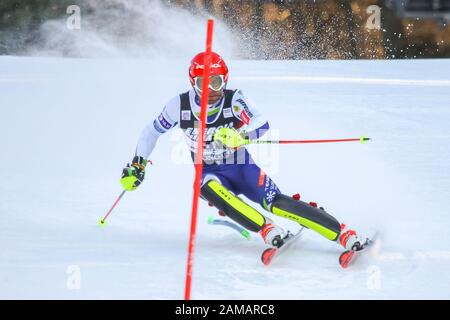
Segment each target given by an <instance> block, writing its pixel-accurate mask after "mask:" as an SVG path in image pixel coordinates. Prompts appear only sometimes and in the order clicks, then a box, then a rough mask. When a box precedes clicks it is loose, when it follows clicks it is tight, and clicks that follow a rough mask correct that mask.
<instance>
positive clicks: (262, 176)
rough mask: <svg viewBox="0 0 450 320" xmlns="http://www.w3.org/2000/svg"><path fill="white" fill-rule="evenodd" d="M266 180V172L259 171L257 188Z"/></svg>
mask: <svg viewBox="0 0 450 320" xmlns="http://www.w3.org/2000/svg"><path fill="white" fill-rule="evenodd" d="M265 181H266V174H265V172H264V171H262V170H260V171H259V178H258V188H261V187H262V186H263V185H264V182H265Z"/></svg>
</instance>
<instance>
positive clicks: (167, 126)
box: [158, 113, 172, 130]
mask: <svg viewBox="0 0 450 320" xmlns="http://www.w3.org/2000/svg"><path fill="white" fill-rule="evenodd" d="M158 121H159V124H160V125H161V127H163V128H164V129H166V130H169V129H170V128H172V125H171V124H170V123H169V121H167V120H166V119H165V118H164V116H163V114H162V113H161V114H160V115H159V117H158Z"/></svg>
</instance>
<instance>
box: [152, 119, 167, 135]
mask: <svg viewBox="0 0 450 320" xmlns="http://www.w3.org/2000/svg"><path fill="white" fill-rule="evenodd" d="M153 127H154V128H155V130H156V131H158V132H159V133H165V132H166V130H165V129H164V128H162V127H161V124H160V123H159V121H157V120H156V119H155V121H153Z"/></svg>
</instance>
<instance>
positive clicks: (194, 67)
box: [189, 52, 228, 86]
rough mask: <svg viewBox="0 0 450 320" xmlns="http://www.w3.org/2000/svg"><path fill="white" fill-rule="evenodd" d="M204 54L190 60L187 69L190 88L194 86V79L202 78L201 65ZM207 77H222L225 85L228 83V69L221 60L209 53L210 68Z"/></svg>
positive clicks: (218, 56)
mask: <svg viewBox="0 0 450 320" xmlns="http://www.w3.org/2000/svg"><path fill="white" fill-rule="evenodd" d="M204 57H205V52H200V53H198V54H197V55H196V56H195V57H194V58H192V61H191V65H190V67H189V81H190V82H191V85H192V86H195V78H197V77H202V76H203V69H204V68H205V65H204V64H203V61H204ZM209 75H210V76H213V75H222V76H223V80H224V82H225V83H227V81H228V67H227V65H226V63H225V61H224V60H223V58H222V57H221V56H220V55H218V54H217V53H215V52H211V67H210V71H209Z"/></svg>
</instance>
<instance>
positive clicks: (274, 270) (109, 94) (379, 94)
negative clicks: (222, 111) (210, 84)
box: [0, 57, 450, 299]
mask: <svg viewBox="0 0 450 320" xmlns="http://www.w3.org/2000/svg"><path fill="white" fill-rule="evenodd" d="M228 64H229V66H230V82H229V85H228V87H229V88H241V89H242V90H243V91H244V93H245V94H246V95H247V96H249V97H250V98H252V99H253V100H254V102H255V103H256V104H257V105H258V107H259V109H260V110H261V112H262V113H263V114H265V115H266V116H267V117H268V119H269V121H270V124H271V127H272V135H273V137H280V138H284V139H328V138H346V137H359V136H361V135H363V134H364V135H366V136H369V137H371V138H373V140H372V141H371V142H370V143H367V144H364V145H360V144H356V143H355V144H352V143H349V144H322V145H302V146H300V145H297V146H295V145H292V146H251V147H250V150H251V152H252V153H253V154H254V155H255V158H256V162H257V163H258V164H260V165H261V167H263V168H264V169H265V170H266V172H267V173H268V174H270V175H271V176H272V178H273V179H274V181H275V182H276V183H277V184H278V186H279V187H280V189H281V190H282V191H284V192H285V193H287V194H294V193H297V192H299V193H301V195H302V199H303V200H305V201H316V202H318V203H319V205H323V206H324V207H325V208H326V209H327V211H329V212H330V213H332V214H333V215H335V216H336V217H337V218H338V219H339V220H340V221H342V222H345V223H347V224H348V225H350V226H353V227H355V228H356V229H357V230H359V231H360V232H361V233H366V234H368V233H370V232H371V231H372V230H374V229H379V230H380V231H381V235H382V239H381V241H380V243H379V245H378V247H377V249H376V250H375V252H374V253H373V254H372V255H371V256H367V257H361V259H360V260H358V262H357V263H356V264H355V265H353V266H352V267H351V268H349V269H347V270H342V269H340V267H339V265H338V262H337V260H338V256H339V254H340V252H341V250H340V248H339V247H338V246H337V245H336V244H334V243H331V242H329V241H327V240H325V239H323V238H321V237H320V236H319V235H316V234H314V233H313V232H311V231H307V232H305V234H304V236H303V238H302V240H301V241H299V242H298V243H296V244H295V247H294V248H292V249H290V250H289V252H286V254H283V256H281V257H280V259H278V260H276V261H274V263H273V265H271V266H270V267H265V266H263V265H262V263H261V262H260V253H261V252H262V250H263V249H264V244H263V243H262V241H261V239H259V236H258V235H253V239H252V240H250V241H248V240H245V239H244V238H242V237H241V236H240V235H239V234H237V233H236V232H235V231H233V230H228V229H226V228H224V227H221V226H209V225H207V223H206V221H207V217H208V216H209V215H211V214H214V213H215V212H214V210H212V209H211V208H209V207H208V206H207V205H206V204H205V203H204V202H202V203H201V205H200V211H199V220H198V221H199V224H198V237H197V245H196V256H195V265H194V281H193V288H192V289H193V294H192V296H193V298H195V299H307V298H319V299H320V298H322V299H333V298H337V299H359V298H362V299H373V298H380V299H392V298H393V299H400V298H403V299H404V298H445V299H448V298H450V289H449V288H450V276H449V275H448V272H447V270H449V268H450V235H449V233H448V232H447V231H446V226H447V225H448V224H449V223H450V215H449V213H450V212H449V211H450V210H449V204H448V201H447V200H448V199H449V198H450V192H449V190H450V188H449V187H450V170H449V163H450V148H449V147H448V146H449V143H450V128H449V123H450V90H449V88H448V87H449V86H450V78H449V75H450V60H432V61H431V60H430V61H425V60H416V61H406V60H404V61H229V62H228ZM186 69H187V62H186V61H173V62H171V63H170V64H169V62H168V61H149V60H126V59H109V60H108V59H105V60H98V59H97V60H96V59H92V60H88V59H58V58H16V57H0V111H1V117H0V121H1V123H0V124H1V125H0V136H1V149H2V151H1V153H0V165H1V167H2V170H0V181H1V182H0V194H1V200H2V201H1V202H0V298H3V299H11V298H25V299H47V298H59V299H82V298H87V299H99V298H125V299H132V298H137V299H181V298H182V297H183V292H184V277H185V268H186V258H187V253H186V251H187V241H188V231H189V224H190V208H191V197H192V194H191V190H192V189H191V187H192V181H193V176H194V171H193V167H192V165H191V164H190V159H189V155H188V153H187V152H186V147H185V146H184V142H183V141H181V140H182V139H180V135H179V132H177V131H174V132H171V133H168V134H166V135H165V136H163V137H162V138H161V139H160V141H159V142H158V145H157V147H156V149H155V152H154V153H153V154H152V156H151V159H152V160H153V162H154V165H153V166H151V167H150V168H149V169H148V170H147V175H146V181H145V183H144V184H143V185H142V187H141V188H140V189H139V190H138V191H136V192H132V193H126V194H125V196H124V197H123V199H122V201H121V202H120V203H119V205H118V206H117V207H116V209H115V210H114V211H113V212H112V214H111V216H110V217H109V219H108V222H107V225H106V227H104V228H99V226H98V221H99V219H100V218H101V217H102V216H103V215H104V214H105V213H106V211H107V210H108V208H109V207H110V206H111V204H112V203H113V201H114V199H115V197H117V196H118V195H119V193H120V191H121V189H120V185H119V183H118V180H119V177H120V173H121V169H122V167H123V166H124V165H125V164H126V163H127V162H129V161H130V160H131V158H132V155H133V152H134V148H135V144H136V141H137V138H138V135H139V133H140V131H141V129H142V128H143V127H144V126H145V125H146V123H147V122H149V121H150V120H152V118H153V117H155V116H156V115H157V114H158V113H159V112H160V110H161V109H162V107H163V105H164V104H165V103H166V102H167V101H168V100H169V99H170V98H171V97H172V96H174V95H176V94H178V93H179V92H183V91H185V90H187V89H188V88H189V87H188V86H189V83H188V80H187V76H186V72H187V71H186ZM165 71H167V74H166V73H165ZM269 215H270V214H269ZM270 216H271V217H273V218H274V219H275V220H276V221H277V222H278V223H280V224H281V225H282V226H284V227H287V228H291V229H293V228H296V227H297V226H296V225H295V223H293V222H290V221H284V220H282V219H281V218H278V217H274V216H273V215H270ZM70 266H75V267H76V268H78V270H79V271H80V280H81V282H80V288H79V289H70V288H71V286H70V281H71V279H73V278H71V276H73V274H71V273H70V270H71V269H70ZM68 272H69V273H68Z"/></svg>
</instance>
